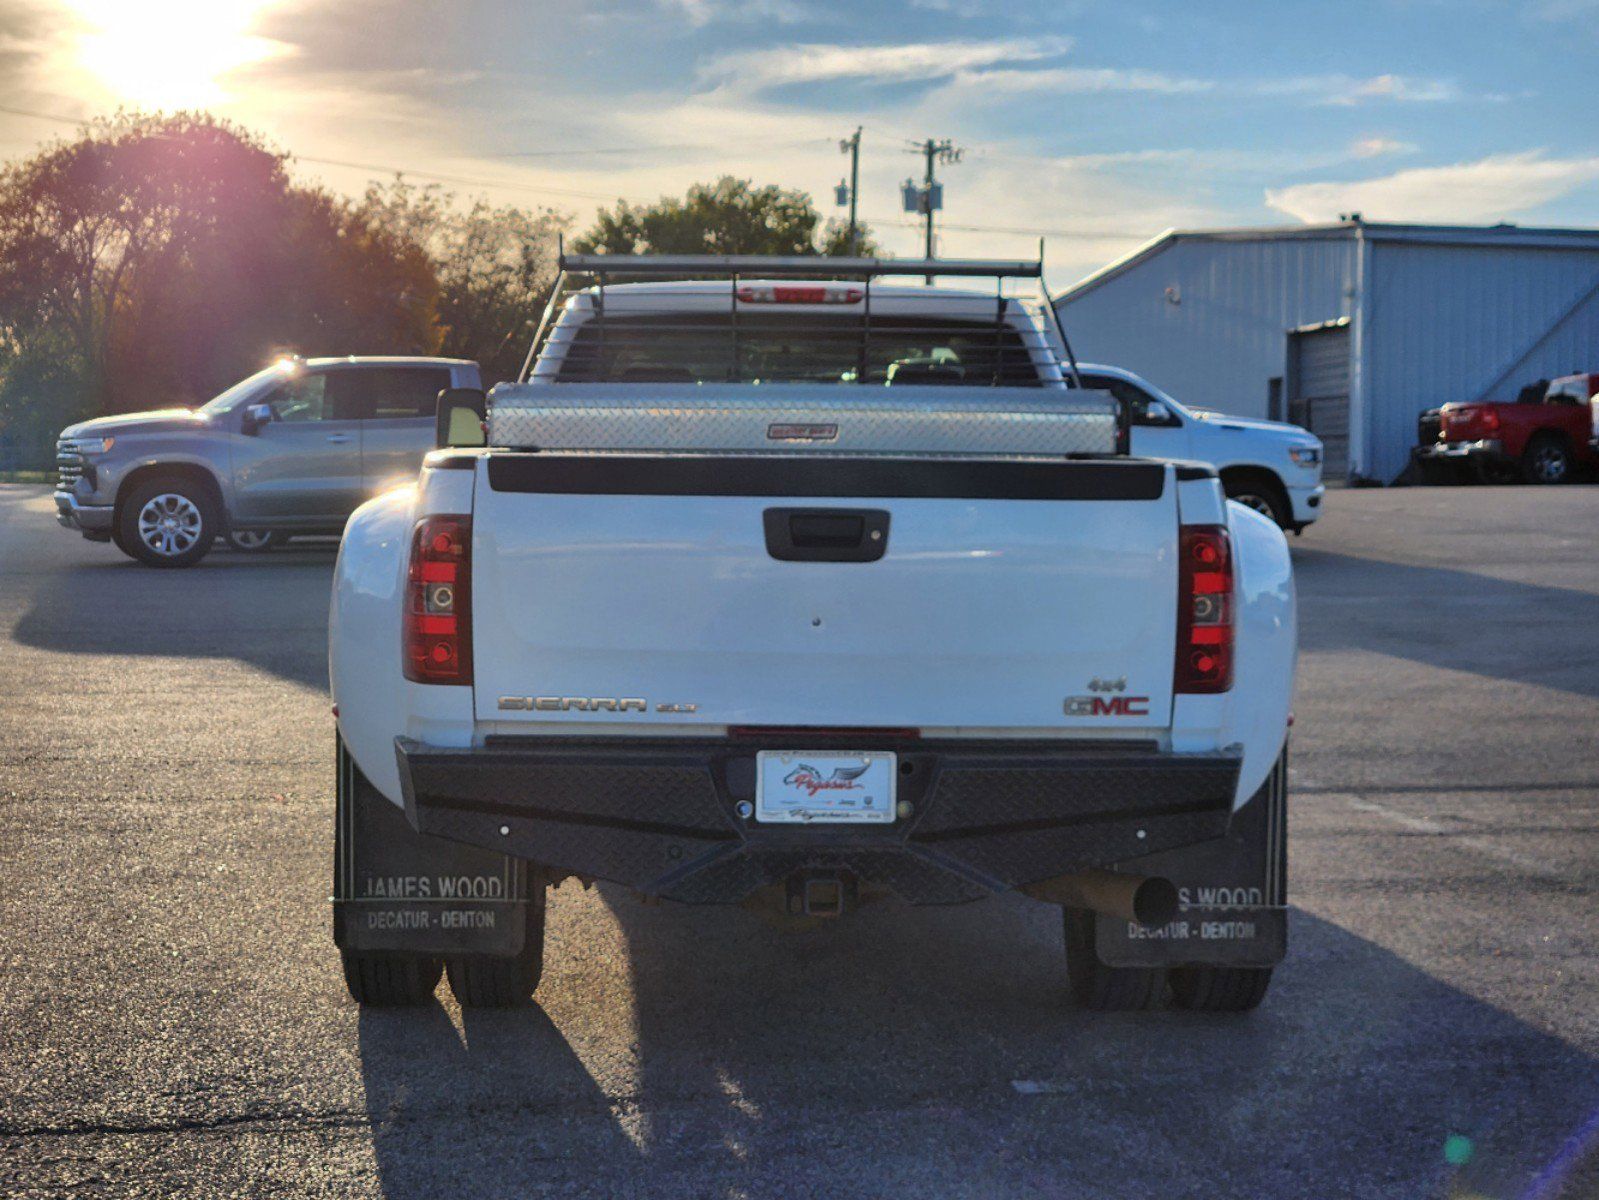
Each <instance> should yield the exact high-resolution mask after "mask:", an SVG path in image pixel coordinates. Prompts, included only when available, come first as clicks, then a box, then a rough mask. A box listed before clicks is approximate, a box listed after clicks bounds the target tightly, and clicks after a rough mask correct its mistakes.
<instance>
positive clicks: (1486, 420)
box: [1415, 372, 1599, 483]
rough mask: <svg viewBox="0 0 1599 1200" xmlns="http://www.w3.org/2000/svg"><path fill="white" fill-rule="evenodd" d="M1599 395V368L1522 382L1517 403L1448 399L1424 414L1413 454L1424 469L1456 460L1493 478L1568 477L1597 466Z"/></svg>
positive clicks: (1533, 479)
mask: <svg viewBox="0 0 1599 1200" xmlns="http://www.w3.org/2000/svg"><path fill="white" fill-rule="evenodd" d="M1596 394H1599V372H1596V373H1591V374H1583V375H1565V376H1562V377H1561V378H1559V379H1551V380H1549V381H1548V383H1547V384H1542V385H1540V384H1535V385H1533V386H1532V387H1527V388H1523V389H1522V392H1521V396H1520V398H1519V399H1518V400H1516V401H1515V402H1514V403H1503V402H1498V401H1481V400H1473V401H1471V402H1469V403H1461V404H1445V405H1444V406H1443V407H1442V408H1437V409H1432V410H1431V411H1429V412H1425V413H1423V414H1422V415H1421V422H1420V425H1419V428H1418V438H1419V440H1420V442H1421V444H1420V445H1418V446H1417V447H1416V455H1415V456H1416V460H1417V462H1418V463H1419V464H1420V466H1421V468H1422V470H1423V472H1424V473H1426V474H1435V473H1436V470H1437V468H1438V467H1441V466H1443V465H1445V464H1458V465H1469V466H1471V467H1472V468H1474V469H1475V473H1476V474H1477V476H1478V477H1479V478H1481V479H1483V480H1486V481H1490V482H1496V481H1501V480H1504V479H1508V478H1513V477H1515V476H1516V475H1520V477H1521V478H1522V479H1524V480H1526V481H1527V482H1528V483H1564V482H1565V481H1566V480H1568V479H1570V478H1571V477H1572V475H1573V474H1574V473H1575V472H1576V471H1577V470H1579V469H1581V468H1587V467H1596V466H1599V449H1596V446H1595V441H1594V439H1595V434H1596V433H1599V430H1596V429H1595V427H1594V422H1595V416H1594V411H1595V407H1594V406H1593V405H1591V404H1590V401H1592V400H1593V398H1594V397H1595V395H1596ZM1429 468H1431V470H1429Z"/></svg>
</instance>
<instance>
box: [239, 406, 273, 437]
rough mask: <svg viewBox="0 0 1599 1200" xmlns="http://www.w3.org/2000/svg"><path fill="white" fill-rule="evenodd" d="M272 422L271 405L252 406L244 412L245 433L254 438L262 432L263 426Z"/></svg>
mask: <svg viewBox="0 0 1599 1200" xmlns="http://www.w3.org/2000/svg"><path fill="white" fill-rule="evenodd" d="M271 420H272V406H271V405H270V404H251V405H249V406H247V407H246V408H245V410H244V426H243V429H244V432H245V433H247V434H250V435H251V436H252V437H253V436H254V435H255V434H257V433H260V432H261V426H263V425H265V424H267V423H269V422H270V421H271Z"/></svg>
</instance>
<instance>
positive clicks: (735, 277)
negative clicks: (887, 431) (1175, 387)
mask: <svg viewBox="0 0 1599 1200" xmlns="http://www.w3.org/2000/svg"><path fill="white" fill-rule="evenodd" d="M1040 249H1041V250H1042V247H1040ZM559 265H560V274H559V276H558V277H557V279H556V282H555V286H554V288H553V289H552V291H551V293H550V299H549V302H548V304H546V306H545V308H544V312H543V315H542V317H541V318H540V320H539V325H538V331H537V333H536V334H535V335H534V338H533V344H532V346H531V347H530V348H529V351H528V355H527V359H526V361H525V362H524V364H523V368H522V373H521V376H520V378H521V379H522V380H523V381H527V380H530V379H533V378H534V377H535V376H536V375H537V374H538V371H537V365H538V363H539V359H540V355H541V354H542V353H543V352H544V350H545V348H546V346H547V345H548V344H549V340H550V338H551V337H552V335H554V333H555V331H556V328H557V325H558V322H557V320H556V316H557V314H558V313H559V312H560V311H561V306H562V305H563V304H566V303H567V302H568V301H569V300H570V299H572V297H574V296H575V297H576V300H575V301H573V302H574V303H576V304H578V305H580V306H581V307H583V308H585V309H586V312H585V316H584V319H583V321H582V323H581V328H579V329H578V330H577V331H576V333H575V334H574V336H573V338H572V341H571V343H570V344H568V345H564V346H561V347H560V348H559V350H560V354H559V363H560V372H559V378H560V379H561V380H562V381H563V382H587V383H600V382H609V383H704V382H713V381H714V382H727V383H757V382H830V383H846V384H848V383H853V384H884V383H896V382H897V383H902V384H904V383H913V382H914V383H923V384H964V385H966V386H972V385H982V384H988V385H990V386H995V387H998V386H1011V387H1015V386H1039V385H1051V384H1053V385H1054V386H1061V385H1062V384H1064V383H1065V382H1066V380H1067V379H1069V380H1070V381H1071V386H1075V387H1081V386H1082V383H1081V380H1080V378H1079V377H1078V374H1077V361H1076V358H1075V356H1074V355H1073V354H1072V349H1071V343H1070V341H1069V340H1068V339H1067V337H1066V330H1065V328H1064V326H1063V325H1062V324H1061V322H1060V317H1059V314H1058V313H1057V312H1056V311H1055V308H1054V306H1053V305H1052V304H1050V302H1049V295H1048V291H1047V289H1046V288H1045V287H1044V269H1043V262H1042V259H1036V260H987V259H981V260H979V259H928V260H922V259H883V258H843V257H839V258H828V257H822V256H819V255H793V256H775V255H699V254H660V255H633V254H626V255H624V254H567V253H565V252H564V251H563V252H562V253H561V255H560V258H559ZM934 275H938V276H948V277H955V278H964V279H974V278H981V279H992V280H993V281H994V284H995V288H994V303H993V305H992V307H991V308H988V309H987V312H986V314H985V315H984V316H983V317H978V316H977V314H975V313H974V312H972V311H971V309H970V298H969V296H968V297H965V298H964V299H965V303H966V305H967V307H966V308H965V309H964V310H961V309H959V306H958V303H957V302H958V301H959V300H961V299H963V298H962V297H960V296H956V295H952V294H951V293H950V292H948V291H946V290H942V289H938V288H932V287H929V288H918V289H894V291H893V292H892V304H891V305H890V306H889V308H890V309H891V310H892V311H883V310H882V309H881V308H879V309H875V310H874V307H873V287H872V284H873V281H874V280H877V279H881V278H884V277H894V276H906V277H911V276H922V277H925V278H931V277H932V276H934ZM724 278H725V279H727V280H728V281H729V284H728V288H727V294H726V297H725V299H723V298H721V297H720V295H719V294H718V295H712V296H707V295H703V294H701V295H698V296H695V297H694V298H693V302H690V303H686V304H685V306H683V307H682V308H680V309H679V310H678V311H673V312H671V313H665V314H659V315H651V314H650V313H649V312H647V311H645V310H643V309H641V308H640V307H639V306H637V305H629V304H627V303H625V302H623V301H622V298H621V296H619V295H618V294H617V293H615V292H614V291H613V292H612V293H611V298H610V301H609V302H608V297H607V290H606V289H607V284H608V283H609V284H611V285H612V287H613V288H614V286H615V284H616V283H618V282H628V283H640V282H647V281H655V282H662V281H666V280H682V281H687V280H704V279H724ZM1011 279H1031V280H1034V281H1036V282H1037V284H1038V288H1039V297H1038V299H1039V302H1040V304H1041V307H1042V309H1043V310H1044V312H1045V313H1046V314H1047V315H1046V317H1045V320H1046V321H1048V322H1049V324H1050V327H1051V328H1053V330H1054V331H1055V333H1056V334H1057V336H1058V337H1059V339H1060V348H1061V350H1062V351H1063V354H1064V360H1065V370H1064V371H1059V367H1058V363H1059V356H1057V354H1056V353H1055V350H1054V348H1053V347H1051V346H1050V345H1049V344H1048V339H1047V336H1046V337H1045V338H1044V339H1042V340H1039V339H1038V338H1037V337H1036V336H1032V337H1030V336H1029V335H1028V332H1027V331H1028V329H1029V328H1030V323H1026V322H1023V323H1020V324H1018V323H1015V322H1013V321H1012V320H1011V317H1012V315H1013V313H1014V312H1016V311H1017V310H1016V309H1013V308H1012V307H1011V306H1013V305H1015V306H1022V305H1023V304H1024V302H1023V301H1022V300H1021V299H1019V298H1017V297H1014V296H1007V295H1005V282H1006V281H1007V280H1011ZM779 281H782V282H779ZM829 284H835V285H836V284H844V285H849V284H855V285H858V286H855V287H847V286H846V287H844V288H839V287H836V286H835V287H829V286H828V285H829ZM880 295H881V293H880ZM793 305H803V306H804V308H805V318H804V319H803V320H800V321H796V320H795V319H794V317H795V311H794V308H793V307H792V306H793ZM908 308H914V309H920V310H922V311H921V312H907V309H908ZM663 334H664V335H668V336H670V338H671V339H672V344H673V347H674V352H675V353H676V354H678V355H679V356H680V357H681V358H684V359H687V360H689V361H690V362H691V363H692V368H691V367H690V366H685V365H683V364H682V363H681V362H680V363H677V364H671V363H661V362H652V361H650V359H649V357H648V355H649V351H650V350H652V349H658V348H659V347H660V346H661V344H662V335H663ZM919 345H920V346H924V347H933V346H936V350H934V351H932V352H930V353H923V354H920V355H918V354H917V353H916V347H917V346H919ZM774 359H778V360H780V363H781V366H779V367H778V368H777V369H778V371H779V373H778V374H775V375H774V374H773V370H774ZM808 368H809V369H813V370H814V372H815V374H814V375H812V374H808V373H807V369H808ZM1057 372H1058V373H1059V377H1058V378H1057V377H1056V374H1057Z"/></svg>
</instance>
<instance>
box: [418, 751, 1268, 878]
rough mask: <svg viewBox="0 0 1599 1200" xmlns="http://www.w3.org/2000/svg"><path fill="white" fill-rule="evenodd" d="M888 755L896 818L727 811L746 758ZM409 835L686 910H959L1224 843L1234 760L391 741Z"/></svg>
mask: <svg viewBox="0 0 1599 1200" xmlns="http://www.w3.org/2000/svg"><path fill="white" fill-rule="evenodd" d="M857 747H858V748H869V749H891V750H894V751H895V752H896V754H898V756H899V764H900V776H899V780H898V799H899V800H900V801H901V802H902V805H903V803H904V802H909V805H910V813H909V815H908V816H907V817H904V818H903V819H900V820H897V821H895V822H894V823H893V824H891V825H885V826H870V827H868V826H840V825H811V826H771V825H760V824H757V823H756V822H755V821H753V820H751V819H746V818H742V817H740V816H739V815H738V807H737V806H738V805H739V803H740V802H741V801H753V799H754V796H755V755H756V752H757V751H759V750H780V749H805V750H825V749H850V748H857ZM395 750H396V753H397V755H398V757H399V765H400V779H401V784H402V786H403V788H404V791H405V809H406V815H407V817H408V818H409V820H410V822H411V824H412V826H413V827H414V828H415V829H416V830H417V831H418V832H420V833H424V834H429V835H432V836H436V837H442V838H447V839H450V840H453V841H458V842H464V843H468V844H470V845H476V846H483V847H488V848H492V849H494V850H498V851H501V852H503V853H506V854H510V855H513V856H515V857H517V858H521V859H526V860H528V861H530V862H533V863H536V864H538V865H540V866H543V867H546V868H549V869H551V870H553V871H556V872H570V873H573V874H577V875H582V876H592V877H594V878H598V879H606V880H612V881H614V882H617V883H622V884H625V885H627V886H629V887H633V888H636V889H637V890H639V891H641V892H644V893H646V894H649V895H653V896H659V897H662V898H665V899H671V900H680V901H685V902H688V903H696V904H730V903H736V902H738V901H740V900H742V899H744V898H745V897H746V896H748V895H749V894H750V893H752V892H754V891H755V890H757V889H758V888H760V887H762V886H764V885H766V884H771V883H778V882H780V881H782V880H783V879H785V878H787V877H788V876H789V875H790V874H792V873H793V872H795V871H800V870H834V871H849V872H852V873H853V874H854V875H855V876H856V877H857V878H858V879H859V880H860V881H861V882H862V883H866V884H875V885H878V886H881V887H886V888H888V889H889V890H891V891H893V892H895V893H896V894H898V895H899V896H900V897H901V898H902V899H904V900H906V901H908V902H910V903H913V904H955V903H961V902H964V901H968V900H976V899H978V898H980V897H982V896H985V895H989V894H991V893H994V892H1002V891H1008V890H1010V889H1013V888H1016V887H1020V886H1021V885H1023V884H1027V883H1033V882H1037V881H1039V880H1042V879H1048V878H1051V877H1053V876H1056V875H1063V874H1066V873H1068V872H1071V871H1077V870H1082V869H1084V868H1088V867H1099V866H1108V865H1110V864H1112V863H1116V862H1121V861H1124V860H1127V859H1131V858H1136V857H1139V856H1141V855H1145V854H1149V853H1152V852H1155V851H1160V850H1172V849H1177V848H1179V847H1184V846H1191V845H1196V844H1199V843H1204V842H1209V841H1212V840H1214V839H1217V838H1221V837H1223V836H1224V835H1225V833H1226V831H1227V826H1228V821H1229V818H1230V816H1231V813H1232V801H1233V794H1234V790H1235V788H1236V786H1237V782H1238V770H1239V759H1237V758H1235V757H1232V756H1228V755H1223V754H1164V753H1161V752H1159V751H1158V750H1156V749H1155V748H1154V747H1153V745H1151V744H1147V743H1096V744H1085V743H1082V742H1062V741H1058V740H1057V741H1032V742H1014V741H1012V742H1007V741H976V740H966V739H942V740H931V739H916V738H904V737H903V735H895V734H872V733H869V732H867V733H862V734H851V735H847V736H841V735H827V736H824V735H818V734H816V733H783V734H777V733H772V734H764V733H757V734H753V735H751V736H747V737H746V736H736V737H728V738H679V739H671V740H664V739H661V740H657V739H643V738H632V737H630V738H595V739H570V738H555V737H528V738H506V739H493V740H491V743H490V744H489V745H487V746H484V747H481V748H474V749H464V750H463V749H443V748H437V747H430V746H423V745H420V744H418V743H416V742H413V741H410V740H407V739H404V738H401V739H397V740H396V743H395Z"/></svg>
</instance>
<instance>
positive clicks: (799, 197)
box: [573, 175, 876, 255]
mask: <svg viewBox="0 0 1599 1200" xmlns="http://www.w3.org/2000/svg"><path fill="white" fill-rule="evenodd" d="M860 236H861V253H862V254H872V253H875V252H876V247H875V246H874V245H873V243H872V240H871V234H870V231H868V230H867V229H866V228H865V227H864V226H861V234H860ZM573 245H574V248H575V249H577V250H578V251H579V252H581V253H586V254H591V253H596V252H599V253H605V254H782V255H800V254H831V255H837V254H843V253H847V252H848V248H849V247H848V231H847V229H845V227H843V226H842V225H840V224H839V223H837V222H828V223H827V224H826V226H825V227H824V225H823V223H822V219H821V216H820V215H819V214H818V213H817V211H816V206H815V205H814V204H812V203H811V198H810V197H809V196H808V195H806V194H805V193H804V192H799V191H792V190H788V189H784V188H780V187H777V186H775V185H770V184H769V185H767V186H766V187H759V188H758V187H756V186H755V185H754V184H753V183H751V182H750V181H749V180H748V179H735V178H733V177H732V176H731V175H724V176H722V178H720V179H718V180H717V181H716V182H715V183H709V184H707V183H698V184H695V185H694V186H693V187H691V188H689V190H688V194H687V195H686V196H685V197H684V198H683V199H681V200H678V199H676V198H674V197H670V196H663V197H662V198H661V199H660V200H658V201H656V202H655V203H654V204H647V205H633V204H629V203H628V202H627V201H626V200H618V201H617V203H616V207H615V208H613V209H601V210H600V213H599V216H598V217H597V218H596V220H595V222H594V227H593V228H592V229H590V230H589V231H588V232H587V233H585V234H584V235H583V236H582V237H580V238H578V239H577V241H576V242H574V243H573Z"/></svg>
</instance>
